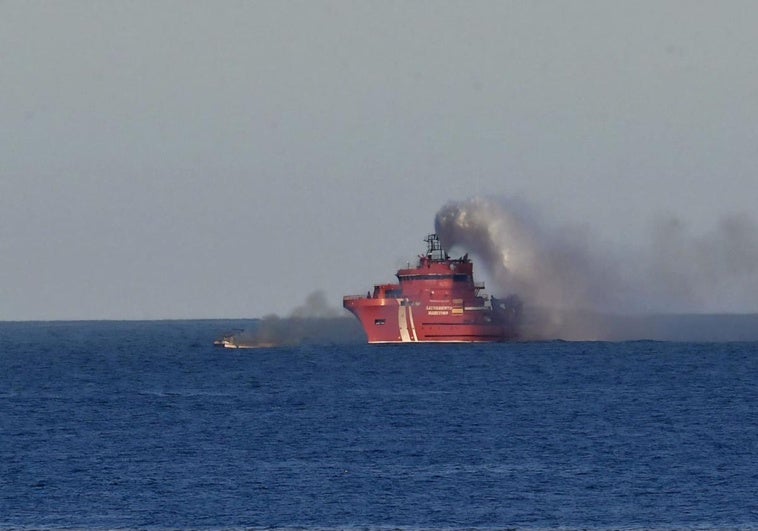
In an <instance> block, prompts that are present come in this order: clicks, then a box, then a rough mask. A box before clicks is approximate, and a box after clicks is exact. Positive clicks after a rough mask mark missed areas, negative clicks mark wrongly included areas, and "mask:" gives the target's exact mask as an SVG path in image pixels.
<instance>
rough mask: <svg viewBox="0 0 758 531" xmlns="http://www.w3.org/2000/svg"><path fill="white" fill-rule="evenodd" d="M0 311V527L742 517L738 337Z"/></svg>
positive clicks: (489, 525) (746, 475)
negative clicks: (389, 335)
mask: <svg viewBox="0 0 758 531" xmlns="http://www.w3.org/2000/svg"><path fill="white" fill-rule="evenodd" d="M244 325H245V323H240V322H230V321H149V322H114V321H109V322H33V323H32V322H26V323H11V322H5V323H0V528H2V529H155V530H159V529H160V530H162V529H293V528H294V529H381V530H390V529H402V530H405V529H408V530H416V529H419V530H420V529H444V530H450V529H651V528H660V529H712V528H718V529H724V528H726V529H730V528H731V529H758V343H756V342H674V341H620V342H565V341H541V342H522V343H504V344H470V345H440V344H438V345H430V344H426V345H374V346H371V345H365V344H361V343H348V344H328V343H325V344H300V345H292V346H287V347H280V348H262V349H254V350H242V349H240V350H232V349H223V348H218V347H214V346H213V344H212V343H213V340H214V339H216V338H217V337H218V336H220V335H221V334H223V333H224V331H225V330H226V329H227V328H235V327H240V326H244Z"/></svg>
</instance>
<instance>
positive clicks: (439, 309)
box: [342, 234, 521, 343]
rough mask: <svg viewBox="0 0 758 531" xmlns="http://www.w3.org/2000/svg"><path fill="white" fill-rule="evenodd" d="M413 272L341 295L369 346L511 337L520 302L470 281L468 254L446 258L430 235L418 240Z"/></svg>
mask: <svg viewBox="0 0 758 531" xmlns="http://www.w3.org/2000/svg"><path fill="white" fill-rule="evenodd" d="M424 241H425V242H426V243H427V250H426V253H425V254H423V255H420V256H419V257H418V264H417V265H416V267H408V268H407V269H400V270H398V272H397V274H396V276H397V279H398V282H397V283H394V284H377V285H375V286H374V289H373V291H369V292H368V293H367V294H366V295H365V296H363V295H347V296H345V297H344V298H343V303H342V304H343V306H344V307H345V308H347V309H348V310H350V311H351V312H352V313H353V314H354V315H355V316H356V317H357V318H358V320H359V321H360V322H361V324H362V325H363V329H364V330H365V332H366V336H367V338H368V342H369V343H413V342H451V343H461V342H492V341H506V340H509V339H515V338H516V337H517V327H518V320H519V317H520V312H521V303H520V302H519V300H518V298H517V297H515V296H511V297H508V298H507V299H502V300H501V299H496V298H494V297H490V296H487V295H485V294H484V293H483V290H484V284H483V283H477V282H475V281H474V276H473V264H472V262H471V260H470V259H469V257H468V255H464V256H463V257H461V258H450V257H449V256H448V254H447V252H446V251H445V250H444V249H443V248H442V245H441V244H440V240H439V238H438V236H437V235H436V234H430V235H428V236H427V237H426V239H425V240H424Z"/></svg>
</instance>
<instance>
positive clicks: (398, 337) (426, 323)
mask: <svg viewBox="0 0 758 531" xmlns="http://www.w3.org/2000/svg"><path fill="white" fill-rule="evenodd" d="M344 306H345V308H346V309H348V310H349V311H350V312H352V313H353V314H354V315H355V316H356V317H357V318H358V320H359V321H360V322H361V325H362V326H363V329H364V331H365V332H366V337H367V339H368V342H369V343H491V342H499V341H507V340H509V339H514V338H515V335H514V334H513V332H512V330H510V329H509V327H508V326H507V324H506V323H505V321H504V319H503V318H502V317H500V316H497V315H496V314H495V313H494V312H493V311H491V310H483V309H481V308H477V309H469V310H467V309H464V308H460V309H457V308H454V307H453V306H452V305H450V306H446V305H439V304H434V305H430V304H421V303H420V302H418V301H417V302H412V301H409V300H406V299H370V298H359V299H352V300H345V302H344ZM429 308H433V309H431V310H430V309H429ZM454 310H458V311H456V312H455V313H453V312H454Z"/></svg>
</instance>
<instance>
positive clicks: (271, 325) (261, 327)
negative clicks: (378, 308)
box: [232, 291, 366, 348]
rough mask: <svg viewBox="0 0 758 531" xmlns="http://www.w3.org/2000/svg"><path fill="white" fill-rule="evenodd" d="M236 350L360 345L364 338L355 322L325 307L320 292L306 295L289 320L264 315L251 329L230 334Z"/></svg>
mask: <svg viewBox="0 0 758 531" xmlns="http://www.w3.org/2000/svg"><path fill="white" fill-rule="evenodd" d="M232 341H233V342H234V344H235V345H236V346H238V347H242V348H256V347H259V348H260V347H280V346H295V345H303V344H308V345H331V344H346V343H361V342H365V341H366V336H365V334H364V333H363V330H362V329H361V327H360V324H359V323H358V321H357V320H356V319H355V318H354V317H352V316H347V315H345V312H344V311H342V310H341V309H338V308H335V307H333V306H331V305H330V304H329V302H328V301H327V298H326V296H325V295H324V293H323V292H321V291H316V292H313V293H311V294H309V295H308V296H307V297H306V299H305V302H304V303H303V304H302V305H301V306H298V307H297V308H295V309H294V310H293V311H292V313H291V314H290V316H289V317H279V316H278V315H274V314H272V315H267V316H265V317H264V318H263V319H261V320H260V321H258V322H257V323H256V324H255V325H254V326H252V327H250V328H249V329H247V330H244V331H243V332H240V333H237V334H234V336H233V338H232Z"/></svg>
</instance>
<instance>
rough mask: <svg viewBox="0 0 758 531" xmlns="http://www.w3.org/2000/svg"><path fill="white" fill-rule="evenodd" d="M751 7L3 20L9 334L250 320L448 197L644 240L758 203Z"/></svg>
mask: <svg viewBox="0 0 758 531" xmlns="http://www.w3.org/2000/svg"><path fill="white" fill-rule="evenodd" d="M756 28H758V2H754V1H752V0H751V1H712V2H700V1H694V0H682V1H661V0H655V1H641V0H634V1H627V2H620V1H619V2H609V1H607V0H601V1H584V2H582V1H577V2H547V1H545V2H537V1H532V0H525V1H522V2H508V1H500V2H441V1H436V0H435V1H430V2H424V1H414V2H348V1H344V2H317V1H304V2H284V1H278V0H277V1H271V2H232V1H228V2H215V1H214V2H211V1H207V2H192V1H185V0H182V1H176V2H155V1H144V2H141V1H133V2H100V1H92V2H79V1H73V0H72V1H67V2H42V1H39V2H27V1H4V2H0V319H1V320H8V319H91V318H95V319H98V318H109V319H110V318H127V319H131V318H193V317H197V318H201V317H255V316H261V315H263V314H266V313H271V312H277V313H287V312H289V311H290V310H291V309H292V308H294V307H295V306H298V305H300V304H301V303H302V302H303V300H304V299H305V297H306V295H307V294H308V293H310V292H312V291H314V290H316V289H322V290H324V291H325V293H326V294H327V296H328V297H329V300H330V301H332V302H333V304H334V305H335V306H337V305H339V304H340V303H341V296H342V294H345V293H361V292H364V293H365V291H366V290H368V289H369V287H370V286H371V284H373V283H374V282H380V281H389V280H391V279H392V275H393V273H394V270H395V269H396V268H397V266H399V265H401V264H404V263H405V262H406V261H407V260H409V259H412V258H413V257H414V256H415V255H416V254H417V253H418V252H419V251H421V250H422V247H423V245H424V244H423V242H422V241H421V240H422V239H423V237H424V236H425V234H426V233H427V232H430V231H432V230H433V222H434V215H435V213H436V212H437V211H438V210H439V209H440V207H442V206H443V205H444V204H445V203H446V202H447V201H450V200H464V199H466V198H469V197H471V196H477V195H495V196H513V195H516V196H519V197H521V198H522V199H523V200H524V201H527V202H529V203H530V204H534V205H536V207H537V208H539V209H540V210H541V211H542V212H544V213H545V215H547V216H549V217H550V218H551V219H554V220H559V221H560V222H563V221H565V222H567V223H584V224H586V225H587V226H590V227H593V230H595V231H597V235H598V238H603V239H605V240H609V241H613V242H616V243H617V244H618V245H622V246H623V245H626V243H627V242H629V245H634V244H635V242H639V241H640V240H642V239H644V238H645V237H646V236H645V234H646V231H647V228H648V226H649V224H650V223H651V220H653V219H654V218H655V217H656V216H659V215H661V214H662V213H663V214H667V215H670V214H674V215H677V216H678V217H679V218H680V219H681V220H682V221H683V222H685V223H687V224H688V226H691V227H692V230H693V231H705V230H708V228H709V227H712V226H713V225H714V224H715V223H716V222H717V220H718V219H719V218H720V217H722V216H724V215H727V214H733V213H739V212H744V213H747V214H749V215H751V216H752V215H753V214H752V212H753V211H754V209H755V205H756V202H757V201H758V52H756V50H758V30H756Z"/></svg>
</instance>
